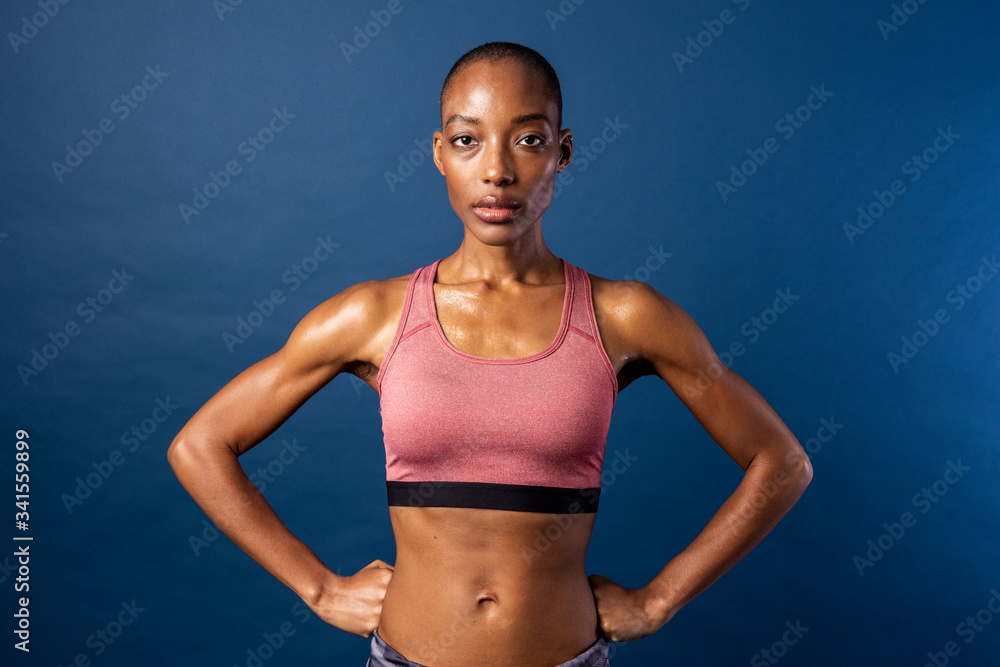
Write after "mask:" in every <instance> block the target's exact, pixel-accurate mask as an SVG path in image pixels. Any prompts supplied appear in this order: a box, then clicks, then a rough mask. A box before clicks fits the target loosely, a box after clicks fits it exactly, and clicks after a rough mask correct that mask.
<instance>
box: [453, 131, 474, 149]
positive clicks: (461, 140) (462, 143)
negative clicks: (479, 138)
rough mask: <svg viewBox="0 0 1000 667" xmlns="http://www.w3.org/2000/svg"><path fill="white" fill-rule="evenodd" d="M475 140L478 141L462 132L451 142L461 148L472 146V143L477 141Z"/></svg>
mask: <svg viewBox="0 0 1000 667" xmlns="http://www.w3.org/2000/svg"><path fill="white" fill-rule="evenodd" d="M475 141H476V140H475V139H473V138H472V137H470V136H469V135H467V134H460V135H458V136H457V137H455V138H454V139H452V140H451V144H452V145H453V146H457V147H459V148H469V147H470V146H472V144H474V143H475Z"/></svg>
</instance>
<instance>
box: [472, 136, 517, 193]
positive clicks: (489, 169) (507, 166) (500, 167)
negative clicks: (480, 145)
mask: <svg viewBox="0 0 1000 667" xmlns="http://www.w3.org/2000/svg"><path fill="white" fill-rule="evenodd" d="M480 178H482V179H483V182H484V183H491V184H493V185H509V184H510V183H512V182H514V166H513V164H512V161H511V156H510V154H509V153H508V151H507V150H506V148H505V147H504V146H503V145H500V144H497V143H494V144H493V145H492V146H491V147H488V148H487V149H486V150H485V151H483V170H482V173H481V174H480Z"/></svg>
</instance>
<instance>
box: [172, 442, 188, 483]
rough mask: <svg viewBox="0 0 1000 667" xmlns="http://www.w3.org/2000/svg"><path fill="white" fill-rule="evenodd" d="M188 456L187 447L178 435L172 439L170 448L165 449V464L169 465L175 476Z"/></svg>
mask: <svg viewBox="0 0 1000 667" xmlns="http://www.w3.org/2000/svg"><path fill="white" fill-rule="evenodd" d="M189 456H190V452H188V447H187V445H186V444H185V441H184V440H183V439H182V438H181V437H180V435H178V436H177V437H176V438H174V440H173V442H171V443H170V446H169V447H167V463H169V464H170V467H171V469H173V471H174V474H175V475H176V474H177V473H178V472H179V469H180V468H181V467H182V466H183V462H184V460H185V459H187V458H188V457H189Z"/></svg>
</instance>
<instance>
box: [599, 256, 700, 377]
mask: <svg viewBox="0 0 1000 667" xmlns="http://www.w3.org/2000/svg"><path fill="white" fill-rule="evenodd" d="M587 275H588V276H589V277H590V283H591V289H592V293H593V301H594V314H595V316H596V318H597V321H598V327H599V328H600V331H601V336H602V338H604V340H605V345H606V346H607V347H609V348H616V349H619V350H621V352H622V354H623V356H624V358H625V359H626V360H627V361H637V360H648V361H653V362H655V361H661V362H662V361H665V360H667V359H666V358H668V357H673V356H676V355H685V354H691V353H692V352H694V353H696V354H697V352H696V351H695V350H693V349H691V348H692V347H695V348H704V346H705V341H704V335H703V334H702V332H701V330H700V329H699V328H698V325H697V324H696V323H695V322H694V320H693V319H692V318H691V316H690V315H688V314H687V313H686V312H685V311H684V309H683V308H681V307H680V306H679V305H677V304H676V303H675V302H674V301H672V300H671V299H669V298H668V297H666V296H664V295H663V294H661V293H660V292H659V291H657V290H656V288H654V287H652V286H651V285H649V284H648V283H644V282H641V281H638V280H609V279H607V278H602V277H600V276H595V275H592V274H589V273H588V274H587ZM699 351H703V350H699ZM609 353H610V350H609ZM699 356H700V355H699Z"/></svg>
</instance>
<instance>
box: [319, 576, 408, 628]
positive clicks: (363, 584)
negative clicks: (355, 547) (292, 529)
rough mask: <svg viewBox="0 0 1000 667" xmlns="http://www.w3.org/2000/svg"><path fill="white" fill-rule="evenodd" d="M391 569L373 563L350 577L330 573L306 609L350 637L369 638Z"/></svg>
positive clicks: (377, 620) (375, 623) (379, 609)
mask: <svg viewBox="0 0 1000 667" xmlns="http://www.w3.org/2000/svg"><path fill="white" fill-rule="evenodd" d="M392 573H393V567H392V565H389V564H388V563H386V562H385V561H382V560H376V561H372V562H371V563H369V564H368V565H366V566H365V567H364V568H362V569H361V570H358V572H357V573H356V574H354V575H352V576H350V577H340V576H337V575H336V574H333V573H332V572H331V573H330V581H329V582H328V583H327V584H326V585H324V586H323V588H322V590H320V592H319V595H318V597H317V599H316V600H314V601H313V602H312V603H310V604H309V608H310V609H312V610H313V612H315V614H316V615H317V616H319V617H320V618H321V619H323V620H324V621H326V622H327V623H329V624H330V625H332V626H334V627H337V628H340V629H341V630H344V631H346V632H350V633H351V634H355V635H361V636H362V637H371V636H372V634H373V633H374V632H375V629H376V628H377V627H378V624H379V619H380V618H381V617H382V600H383V599H384V598H385V591H386V588H388V586H389V580H391V579H392Z"/></svg>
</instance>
